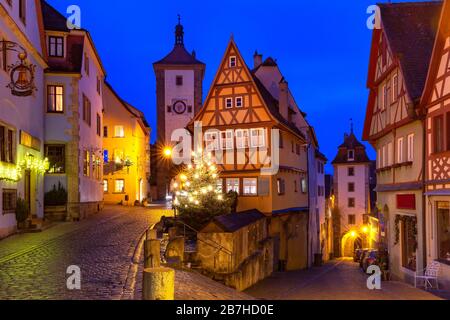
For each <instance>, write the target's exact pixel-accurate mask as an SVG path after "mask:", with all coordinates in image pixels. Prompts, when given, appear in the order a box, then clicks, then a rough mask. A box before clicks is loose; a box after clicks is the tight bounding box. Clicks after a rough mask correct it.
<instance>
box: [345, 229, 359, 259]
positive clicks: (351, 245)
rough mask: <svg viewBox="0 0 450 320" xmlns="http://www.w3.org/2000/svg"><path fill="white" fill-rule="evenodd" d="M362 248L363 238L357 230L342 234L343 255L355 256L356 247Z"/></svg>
mask: <svg viewBox="0 0 450 320" xmlns="http://www.w3.org/2000/svg"><path fill="white" fill-rule="evenodd" d="M357 248H362V239H361V237H360V236H359V234H358V233H357V232H355V231H349V232H347V233H345V234H344V235H343V236H342V241H341V256H342V257H353V254H354V252H355V249H357Z"/></svg>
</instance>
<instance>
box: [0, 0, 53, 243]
mask: <svg viewBox="0 0 450 320" xmlns="http://www.w3.org/2000/svg"><path fill="white" fill-rule="evenodd" d="M0 4H1V6H2V8H0V10H1V12H0V13H1V14H2V15H1V18H0V39H6V40H9V41H13V42H16V43H19V44H20V45H22V46H23V47H25V49H26V50H27V53H28V62H30V63H32V64H34V65H36V72H35V80H34V81H35V84H36V86H37V91H36V92H34V94H33V95H32V96H29V97H16V96H13V95H12V94H11V90H10V89H8V88H6V86H7V85H8V84H9V82H10V78H9V75H8V74H7V73H6V72H5V71H3V69H0V123H2V124H4V125H7V126H10V127H13V128H14V129H15V139H16V146H17V149H16V151H17V152H16V157H15V159H16V161H20V160H21V159H23V157H24V155H26V154H27V153H31V154H33V155H34V156H35V157H36V158H39V159H42V158H43V145H41V152H38V151H35V150H31V149H29V148H27V147H24V146H21V145H19V134H20V130H24V131H26V132H27V133H29V134H31V135H33V136H34V137H36V138H38V139H40V140H41V142H43V137H44V133H43V127H44V125H43V123H44V115H43V108H44V105H43V102H44V94H43V93H44V90H43V83H44V73H43V69H44V68H45V62H43V61H42V59H40V56H41V55H42V52H41V47H40V38H39V28H38V22H37V16H36V8H35V3H34V1H28V2H27V23H26V25H24V24H23V23H22V21H20V20H19V19H18V8H17V2H16V1H13V7H12V8H11V7H10V6H9V5H8V4H7V3H6V1H5V0H0ZM4 10H6V12H5V11H4ZM4 14H6V15H5V16H3V15H4ZM9 15H11V17H12V18H13V19H14V20H15V21H16V23H15V24H10V23H7V21H8V18H7V17H8V16H9ZM20 32H23V33H24V34H25V36H26V38H27V39H28V41H29V42H30V43H31V44H32V45H34V47H35V49H34V50H33V48H32V47H29V46H28V41H26V40H23V38H20V37H19V36H18V35H19V34H20ZM17 61H18V59H17V53H14V52H9V53H8V64H12V63H16V62H17ZM31 180H32V190H31V195H32V198H31V213H32V214H35V215H37V216H38V217H40V218H42V217H43V177H37V176H36V174H32V179H31ZM2 189H17V194H18V197H23V196H24V185H23V179H22V180H21V181H19V182H18V183H11V182H6V181H0V191H1V190H2ZM2 201H3V199H2V192H0V203H2ZM1 209H2V208H1V207H0V210H1ZM16 225H17V223H16V219H15V215H14V214H6V215H4V214H3V212H2V213H1V214H0V238H2V237H4V236H7V235H8V234H10V233H12V232H14V230H15V228H16Z"/></svg>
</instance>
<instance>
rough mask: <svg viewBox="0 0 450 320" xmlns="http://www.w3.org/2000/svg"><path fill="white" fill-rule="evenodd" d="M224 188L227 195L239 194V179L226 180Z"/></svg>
mask: <svg viewBox="0 0 450 320" xmlns="http://www.w3.org/2000/svg"><path fill="white" fill-rule="evenodd" d="M236 182H237V184H236ZM225 187H226V190H227V193H228V192H230V191H235V192H237V193H240V188H241V181H240V179H239V178H227V179H226V180H225Z"/></svg>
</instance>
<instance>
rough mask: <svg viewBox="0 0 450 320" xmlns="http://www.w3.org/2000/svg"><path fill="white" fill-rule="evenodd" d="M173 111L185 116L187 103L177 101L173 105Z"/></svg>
mask: <svg viewBox="0 0 450 320" xmlns="http://www.w3.org/2000/svg"><path fill="white" fill-rule="evenodd" d="M173 111H175V113H177V114H183V113H185V112H186V103H184V102H183V101H175V103H174V104H173Z"/></svg>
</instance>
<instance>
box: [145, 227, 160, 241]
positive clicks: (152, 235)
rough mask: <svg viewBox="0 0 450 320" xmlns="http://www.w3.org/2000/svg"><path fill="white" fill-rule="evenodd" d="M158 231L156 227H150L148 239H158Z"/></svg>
mask: <svg viewBox="0 0 450 320" xmlns="http://www.w3.org/2000/svg"><path fill="white" fill-rule="evenodd" d="M157 232H158V231H157V230H156V229H148V230H147V240H153V239H158V235H157Z"/></svg>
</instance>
